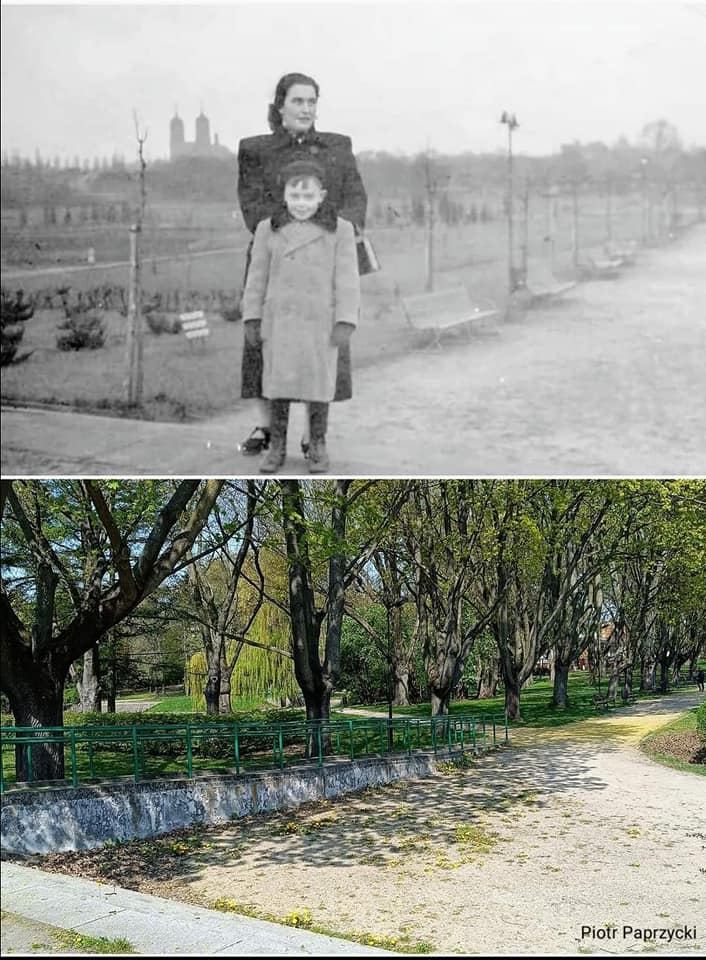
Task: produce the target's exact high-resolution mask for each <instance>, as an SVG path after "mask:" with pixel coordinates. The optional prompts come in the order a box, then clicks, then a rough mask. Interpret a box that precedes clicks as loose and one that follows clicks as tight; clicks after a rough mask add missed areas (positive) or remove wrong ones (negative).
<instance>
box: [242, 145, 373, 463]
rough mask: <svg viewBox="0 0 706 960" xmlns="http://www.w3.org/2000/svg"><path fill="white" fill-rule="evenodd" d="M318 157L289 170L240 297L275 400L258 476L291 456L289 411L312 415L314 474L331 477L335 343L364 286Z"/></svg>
mask: <svg viewBox="0 0 706 960" xmlns="http://www.w3.org/2000/svg"><path fill="white" fill-rule="evenodd" d="M324 178H325V173H324V169H323V167H322V166H321V165H320V164H318V163H317V162H316V161H315V160H308V159H302V160H295V161H293V162H292V163H290V164H288V165H287V166H286V167H285V168H284V169H283V171H282V174H281V182H282V184H283V186H284V200H283V203H282V205H281V207H280V208H279V209H278V210H276V211H275V213H274V214H273V215H272V217H270V218H269V219H268V220H262V221H260V223H259V224H258V225H257V229H256V231H255V237H254V241H253V248H252V258H251V261H250V268H249V271H248V279H247V283H246V285H245V292H244V295H243V317H244V319H245V336H246V338H247V339H248V341H249V342H250V343H251V344H256V343H258V341H261V342H262V357H263V371H262V395H263V397H265V398H267V399H269V400H270V401H271V404H272V421H271V427H270V430H271V440H270V446H269V449H268V451H267V453H266V455H265V458H264V460H263V461H262V464H261V466H260V472H261V473H276V472H277V470H279V468H280V467H281V466H282V465H283V464H284V460H285V456H286V451H287V426H288V423H289V405H290V403H291V402H292V401H304V402H306V403H307V404H308V409H309V430H310V446H309V456H308V466H309V472H310V473H325V472H326V470H328V466H329V460H328V455H327V453H326V427H327V423H328V405H329V403H330V401H331V400H333V396H334V392H335V388H336V360H337V351H338V347H339V346H341V345H343V344H345V343H347V342H348V340H349V338H350V336H351V334H352V332H353V330H354V329H355V327H356V324H357V322H358V312H359V308H360V281H359V277H358V260H357V254H356V247H355V235H354V230H353V225H352V224H351V223H349V222H348V221H347V220H343V219H342V218H341V217H338V216H337V215H336V211H335V209H334V208H333V207H332V206H331V204H330V203H328V202H327V201H326V190H325V182H324Z"/></svg>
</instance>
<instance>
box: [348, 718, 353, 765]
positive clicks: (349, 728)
mask: <svg viewBox="0 0 706 960" xmlns="http://www.w3.org/2000/svg"><path fill="white" fill-rule="evenodd" d="M348 736H349V737H350V742H349V744H348V748H349V751H350V756H351V760H355V747H354V746H353V721H352V720H349V721H348Z"/></svg>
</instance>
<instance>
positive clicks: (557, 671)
mask: <svg viewBox="0 0 706 960" xmlns="http://www.w3.org/2000/svg"><path fill="white" fill-rule="evenodd" d="M552 665H553V668H554V693H553V695H552V705H553V706H555V707H559V708H560V709H562V710H565V709H566V708H567V707H568V706H569V662H568V660H564V659H562V658H560V654H559V651H557V652H556V653H555V655H554V660H553V663H552Z"/></svg>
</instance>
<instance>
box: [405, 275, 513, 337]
mask: <svg viewBox="0 0 706 960" xmlns="http://www.w3.org/2000/svg"><path fill="white" fill-rule="evenodd" d="M400 299H401V302H402V309H403V310H404V313H405V316H406V318H407V322H408V323H409V325H410V326H411V327H413V328H414V329H415V330H433V331H434V343H435V345H436V346H437V347H441V331H442V330H445V329H447V328H448V327H455V326H458V325H460V324H474V325H475V324H479V325H482V326H484V325H485V321H486V320H490V319H491V318H494V317H497V315H498V312H499V311H498V310H497V308H496V306H495V304H494V303H493V302H492V301H490V300H489V301H486V302H485V303H483V304H479V303H474V302H473V301H472V300H471V298H470V296H469V294H468V291H467V290H466V288H465V287H462V286H458V287H450V288H449V289H447V290H436V291H433V292H432V293H419V294H416V295H415V296H411V297H401V298H400Z"/></svg>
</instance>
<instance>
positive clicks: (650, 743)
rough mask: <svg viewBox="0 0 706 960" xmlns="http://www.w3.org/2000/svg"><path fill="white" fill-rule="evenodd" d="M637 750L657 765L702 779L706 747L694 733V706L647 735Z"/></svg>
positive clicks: (704, 773) (705, 762)
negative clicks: (683, 771) (692, 774)
mask: <svg viewBox="0 0 706 960" xmlns="http://www.w3.org/2000/svg"><path fill="white" fill-rule="evenodd" d="M640 749H641V750H642V752H643V753H644V754H646V755H647V756H648V757H649V758H650V759H651V760H655V761H656V762H657V763H662V764H664V765H665V766H667V767H673V768H674V769H675V770H685V771H687V772H688V773H697V774H699V775H700V776H702V777H706V744H704V743H703V741H702V740H701V739H700V737H699V735H698V733H697V731H696V707H695V708H694V709H693V710H689V711H688V712H687V713H683V714H682V715H681V716H679V717H677V719H676V720H672V721H671V722H670V723H666V724H665V725H664V726H663V727H660V728H659V729H658V730H655V731H654V732H653V733H650V734H649V735H648V736H646V737H645V738H644V739H643V740H642V741H641V742H640Z"/></svg>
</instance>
